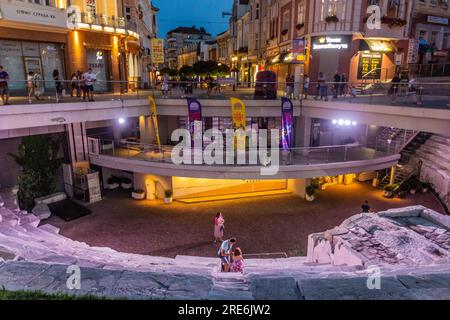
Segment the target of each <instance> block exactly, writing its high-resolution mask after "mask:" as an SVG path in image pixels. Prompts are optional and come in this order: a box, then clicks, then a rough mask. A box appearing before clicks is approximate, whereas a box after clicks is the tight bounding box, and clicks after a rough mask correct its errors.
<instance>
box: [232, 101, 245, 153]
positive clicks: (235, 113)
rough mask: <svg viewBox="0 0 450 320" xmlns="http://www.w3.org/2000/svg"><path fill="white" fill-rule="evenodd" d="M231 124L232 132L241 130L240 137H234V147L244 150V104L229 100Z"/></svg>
mask: <svg viewBox="0 0 450 320" xmlns="http://www.w3.org/2000/svg"><path fill="white" fill-rule="evenodd" d="M230 100H231V123H232V126H233V129H234V130H237V129H241V130H242V136H238V135H235V147H236V148H237V149H238V150H245V143H246V139H245V137H244V136H245V129H246V124H247V121H246V120H247V119H246V110H245V104H244V102H243V101H242V100H240V99H237V98H231V99H230Z"/></svg>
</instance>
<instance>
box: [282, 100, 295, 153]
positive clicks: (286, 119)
mask: <svg viewBox="0 0 450 320" xmlns="http://www.w3.org/2000/svg"><path fill="white" fill-rule="evenodd" d="M293 116H294V105H293V104H292V101H291V100H289V99H287V98H281V147H282V148H283V150H289V149H290V148H292V131H293V130H292V125H293V122H294V121H293Z"/></svg>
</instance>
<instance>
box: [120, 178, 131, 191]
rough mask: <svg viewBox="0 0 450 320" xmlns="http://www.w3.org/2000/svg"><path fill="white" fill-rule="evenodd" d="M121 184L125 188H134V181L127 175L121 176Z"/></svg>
mask: <svg viewBox="0 0 450 320" xmlns="http://www.w3.org/2000/svg"><path fill="white" fill-rule="evenodd" d="M120 186H121V187H122V188H123V189H125V190H130V189H131V188H133V182H132V181H131V179H129V178H127V177H123V178H120Z"/></svg>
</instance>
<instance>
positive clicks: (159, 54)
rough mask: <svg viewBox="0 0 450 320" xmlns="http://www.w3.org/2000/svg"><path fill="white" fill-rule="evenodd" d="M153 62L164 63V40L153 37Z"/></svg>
mask: <svg viewBox="0 0 450 320" xmlns="http://www.w3.org/2000/svg"><path fill="white" fill-rule="evenodd" d="M152 63H153V64H160V63H164V40H163V39H152Z"/></svg>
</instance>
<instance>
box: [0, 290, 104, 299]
mask: <svg viewBox="0 0 450 320" xmlns="http://www.w3.org/2000/svg"><path fill="white" fill-rule="evenodd" d="M0 300H105V298H102V297H96V296H91V295H89V296H80V297H78V296H73V295H68V294H64V293H55V294H47V293H44V292H41V291H7V290H5V289H4V288H3V289H0Z"/></svg>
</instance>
